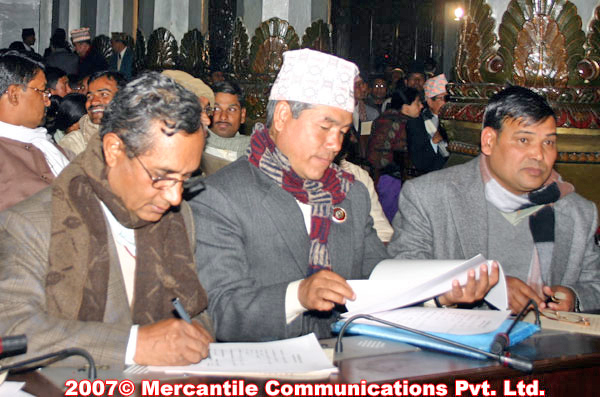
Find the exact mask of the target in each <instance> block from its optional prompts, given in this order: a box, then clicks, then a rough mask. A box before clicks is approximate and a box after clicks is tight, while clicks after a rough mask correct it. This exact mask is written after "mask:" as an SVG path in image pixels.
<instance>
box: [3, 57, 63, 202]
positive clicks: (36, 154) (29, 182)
mask: <svg viewBox="0 0 600 397" xmlns="http://www.w3.org/2000/svg"><path fill="white" fill-rule="evenodd" d="M48 106H50V92H49V91H48V89H47V87H46V76H45V74H44V68H43V65H42V64H41V63H38V62H36V61H34V60H32V59H31V58H29V57H27V56H25V55H24V54H22V53H20V52H17V51H8V52H6V53H4V54H2V55H0V210H4V209H6V208H9V207H11V206H12V205H14V204H16V203H18V202H20V201H22V200H24V199H26V198H27V197H29V196H31V195H33V194H35V193H37V192H39V191H40V190H42V189H43V188H45V187H47V186H48V185H50V184H51V183H52V181H53V180H54V178H55V177H56V176H57V175H58V174H59V173H60V172H61V171H62V169H63V168H64V167H65V166H66V165H67V164H68V163H69V160H68V159H67V157H66V156H65V153H63V152H62V151H61V150H60V149H59V148H58V147H57V146H56V145H54V143H53V142H52V138H51V137H50V135H49V134H48V131H46V129H45V128H42V127H41V125H42V124H43V122H44V114H45V112H46V107H48Z"/></svg>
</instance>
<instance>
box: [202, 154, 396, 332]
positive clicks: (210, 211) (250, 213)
mask: <svg viewBox="0 0 600 397" xmlns="http://www.w3.org/2000/svg"><path fill="white" fill-rule="evenodd" d="M369 200H370V199H369V193H368V192H367V189H366V188H365V186H364V185H363V184H362V183H360V182H355V183H354V184H353V185H352V187H351V188H350V191H349V192H348V194H347V196H346V199H345V200H344V201H343V202H342V203H340V204H339V207H342V208H344V209H345V210H346V213H347V220H346V221H345V222H344V223H332V224H331V229H330V230H331V231H330V234H329V253H330V257H331V263H332V270H333V271H334V272H336V273H338V274H340V275H341V276H342V277H344V278H346V279H360V278H367V277H368V276H369V275H370V273H371V270H372V269H373V267H374V266H375V265H376V264H377V263H378V262H379V261H381V260H383V259H386V258H387V253H386V251H385V248H384V246H383V244H382V243H381V241H380V240H379V239H378V238H377V235H376V233H375V230H373V227H372V226H373V221H372V219H371V216H370V215H369V210H370V202H369ZM190 204H191V207H192V211H193V213H194V219H195V221H196V222H198V224H197V227H196V238H197V246H196V260H197V265H198V273H199V275H200V278H201V280H202V284H203V285H204V287H205V288H206V290H207V292H208V301H209V313H210V314H211V315H212V316H213V319H214V321H215V329H216V332H217V338H218V339H220V340H223V341H265V340H273V339H283V338H289V337H295V336H299V335H303V334H307V333H310V332H315V333H316V334H317V336H318V337H330V336H331V328H330V326H331V323H332V322H333V321H334V320H335V318H336V315H337V313H336V312H306V313H304V315H300V316H298V317H297V318H296V319H294V320H293V321H292V322H291V323H290V324H286V316H285V294H286V289H287V286H288V284H289V283H290V282H292V281H295V280H300V279H303V278H305V277H306V272H307V268H308V257H309V251H310V240H309V238H308V233H307V231H306V226H305V223H304V218H303V216H302V212H301V210H300V207H299V206H298V203H297V202H296V200H295V199H294V197H293V196H292V195H291V194H290V193H288V192H286V191H285V190H283V189H282V188H281V187H279V185H277V184H275V182H273V181H272V180H271V179H270V178H269V177H267V176H266V175H265V174H264V173H263V172H262V171H260V170H259V169H257V168H256V167H254V166H253V165H251V164H250V163H249V162H248V160H247V159H246V158H245V157H243V158H240V159H238V160H237V161H235V162H233V163H232V164H230V165H228V166H226V167H224V168H222V169H221V170H220V171H218V172H217V173H215V174H213V175H211V176H210V177H208V178H207V179H206V190H204V191H203V192H201V193H200V194H199V195H197V196H196V197H195V198H194V199H193V200H192V201H191V202H190Z"/></svg>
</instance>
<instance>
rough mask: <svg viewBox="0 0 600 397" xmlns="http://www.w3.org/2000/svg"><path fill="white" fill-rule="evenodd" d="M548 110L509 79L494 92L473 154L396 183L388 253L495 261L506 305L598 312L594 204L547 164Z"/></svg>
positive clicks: (551, 143) (550, 150)
mask: <svg viewBox="0 0 600 397" xmlns="http://www.w3.org/2000/svg"><path fill="white" fill-rule="evenodd" d="M555 117H556V115H555V113H554V110H553V109H552V108H551V107H550V105H549V104H548V102H547V101H546V100H545V99H544V98H543V97H542V96H540V95H539V94H537V93H534V92H533V91H531V90H529V89H527V88H524V87H519V86H512V87H509V88H506V89H504V90H503V91H501V92H499V93H496V94H495V95H494V96H492V98H490V100H489V103H488V105H487V107H486V109H485V112H484V115H483V128H482V131H481V137H480V142H481V154H480V155H479V156H477V157H476V158H475V159H473V160H471V161H469V162H467V163H464V164H460V165H457V166H454V167H449V168H445V169H443V170H439V171H435V172H430V173H428V174H427V175H423V176H421V177H419V178H415V179H412V180H410V181H408V182H406V183H405V185H404V186H403V187H402V191H401V192H400V199H399V203H398V207H399V210H398V213H397V214H396V216H395V217H394V220H393V222H392V226H393V227H394V237H393V238H392V241H391V242H390V244H389V245H388V250H389V252H390V254H392V255H394V256H396V257H397V258H400V259H469V258H471V257H473V256H475V255H477V254H483V255H484V256H485V257H486V258H488V259H494V260H497V261H498V262H500V263H501V264H502V266H503V268H504V273H505V275H506V284H507V287H508V303H509V306H510V308H511V309H512V311H513V312H519V311H520V310H521V309H522V308H523V307H525V306H526V305H527V302H528V300H529V299H533V300H534V301H535V302H537V304H538V306H539V307H540V309H542V308H545V307H549V308H550V309H552V310H563V311H573V310H575V311H577V310H585V311H588V310H590V311H593V310H598V309H600V248H598V247H597V246H595V244H594V233H595V232H596V230H597V227H598V211H597V209H596V206H595V205H594V203H592V202H590V201H588V200H586V199H584V198H583V197H581V196H580V195H578V194H577V193H575V192H574V188H573V186H572V185H571V184H570V183H567V182H565V181H563V180H562V178H561V177H560V175H559V174H558V173H557V172H556V171H554V170H553V166H554V162H555V161H556V157H557V148H556V143H557V138H558V139H560V138H559V137H558V136H557V131H556V118H555ZM556 293H560V294H559V296H562V298H558V296H555V294H556ZM553 297H554V298H555V299H556V300H555V301H552V300H551V299H552V298H553Z"/></svg>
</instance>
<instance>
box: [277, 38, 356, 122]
mask: <svg viewBox="0 0 600 397" xmlns="http://www.w3.org/2000/svg"><path fill="white" fill-rule="evenodd" d="M356 76H358V67H357V66H356V65H355V64H354V63H352V62H350V61H346V60H345V59H342V58H338V57H336V56H333V55H330V54H325V53H324V52H320V51H315V50H309V49H303V50H294V51H286V52H284V53H283V65H282V66H281V70H280V71H279V74H278V75H277V79H276V80H275V83H274V84H273V88H271V95H270V96H269V100H270V101H285V100H289V101H298V102H305V103H310V104H314V105H325V106H333V107H336V108H340V109H343V110H346V111H348V112H350V113H352V112H353V111H354V78H355V77H356Z"/></svg>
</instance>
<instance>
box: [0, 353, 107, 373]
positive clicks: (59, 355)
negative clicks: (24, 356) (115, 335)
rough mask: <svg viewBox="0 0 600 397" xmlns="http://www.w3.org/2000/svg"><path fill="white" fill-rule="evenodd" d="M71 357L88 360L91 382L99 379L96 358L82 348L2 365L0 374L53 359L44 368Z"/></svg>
mask: <svg viewBox="0 0 600 397" xmlns="http://www.w3.org/2000/svg"><path fill="white" fill-rule="evenodd" d="M71 356H81V357H83V358H85V359H86V360H87V362H88V365H89V368H88V378H89V379H90V380H94V379H96V377H97V376H96V364H95V363H94V358H93V357H92V356H91V355H90V353H88V352H87V351H86V350H84V349H80V348H76V347H74V348H69V349H63V350H59V351H57V352H54V353H48V354H44V355H42V356H38V357H34V358H30V359H28V360H23V361H19V362H17V363H14V364H10V365H0V372H4V371H9V370H12V369H16V368H20V367H25V366H28V365H30V364H34V363H37V362H40V361H45V360H50V359H52V360H51V361H50V362H49V363H46V364H44V365H42V366H46V365H48V364H51V363H54V362H57V361H61V360H64V359H65V358H68V357H71ZM42 366H34V367H31V368H27V369H28V370H29V369H35V368H40V367H42ZM23 369H25V368H23Z"/></svg>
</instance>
